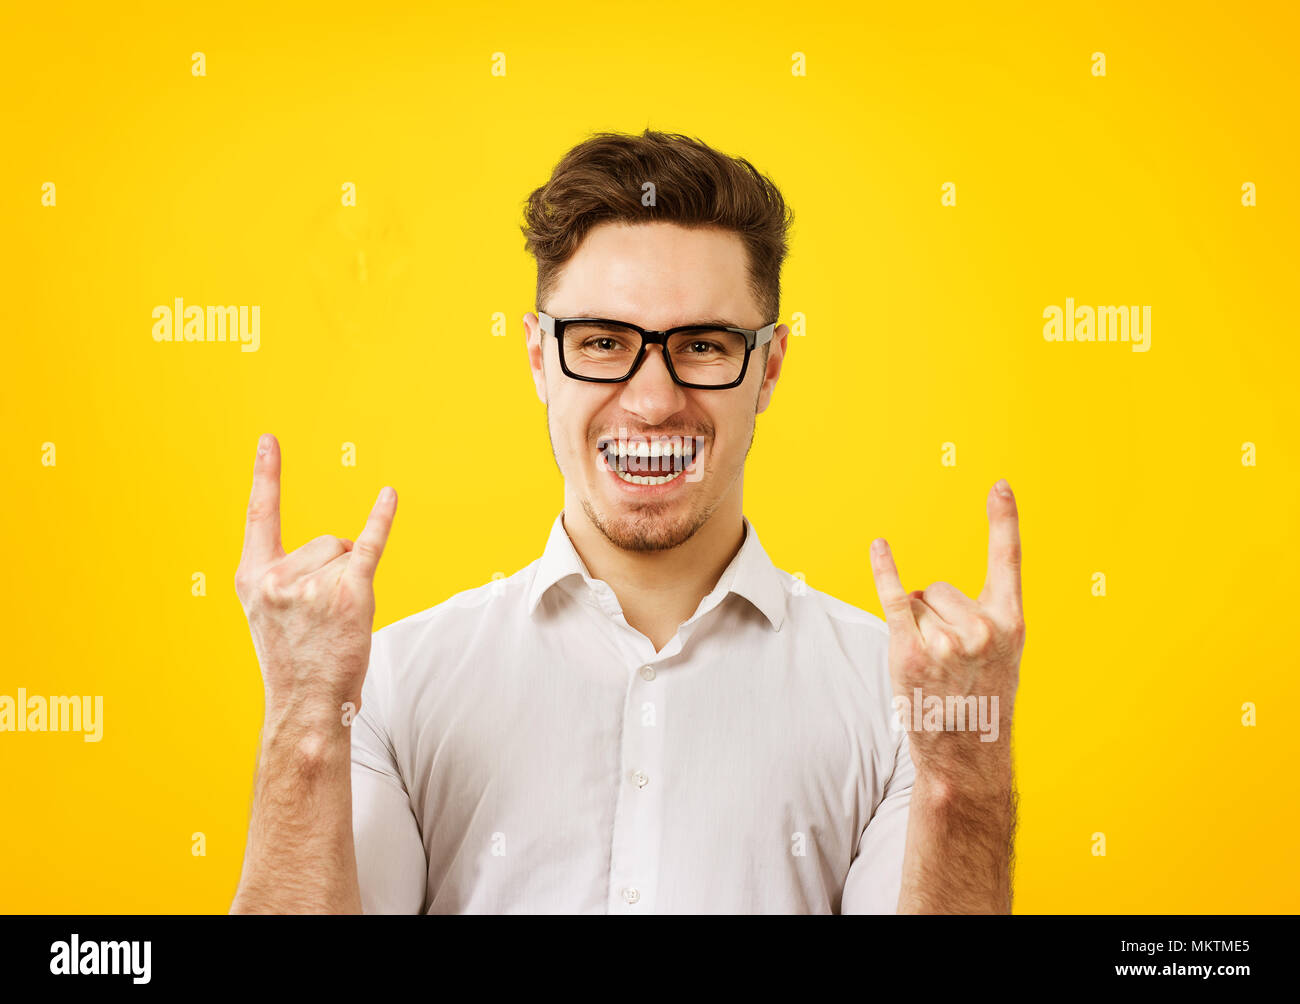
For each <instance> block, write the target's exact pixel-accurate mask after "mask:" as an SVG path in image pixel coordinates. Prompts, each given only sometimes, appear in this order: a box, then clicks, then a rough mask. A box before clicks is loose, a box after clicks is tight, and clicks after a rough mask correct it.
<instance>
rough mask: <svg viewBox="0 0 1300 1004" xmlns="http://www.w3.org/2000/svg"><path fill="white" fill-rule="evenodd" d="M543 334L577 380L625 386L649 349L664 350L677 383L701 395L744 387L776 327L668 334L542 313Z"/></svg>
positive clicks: (688, 327)
mask: <svg viewBox="0 0 1300 1004" xmlns="http://www.w3.org/2000/svg"><path fill="white" fill-rule="evenodd" d="M537 316H538V318H539V319H540V321H541V323H542V331H544V332H545V333H547V334H549V335H554V336H555V340H556V341H557V342H558V343H559V347H560V369H562V370H563V371H564V375H565V376H567V377H572V378H573V379H574V380H588V381H590V382H592V383H622V382H623V381H624V380H630V379H631V378H632V374H633V373H635V372H636V371H637V370H638V369H639V368H640V367H641V363H642V362H644V361H645V357H646V346H647V345H660V346H663V356H664V364H665V365H666V366H667V367H668V373H669V375H671V376H672V378H673V382H674V383H677V384H680V385H681V386H683V387H693V388H696V389H699V390H726V389H727V388H729V387H739V386H740V385H741V383H743V382H744V379H745V371H746V370H747V369H748V368H749V354H750V353H751V352H753V351H754V350H755V349H756V348H759V347H760V346H763V345H766V344H767V343H768V342H770V341H771V340H772V335H773V333H775V331H776V325H777V322H776V321H773V322H772V323H771V324H768V325H765V326H764V327H761V328H757V329H755V328H735V327H731V326H729V325H722V326H720V325H715V324H684V325H682V326H681V327H677V328H669V329H668V330H667V331H647V330H646V329H645V328H641V327H638V326H637V325H635V324H631V323H629V322H627V321H611V320H609V319H607V318H603V317H552V316H551V315H550V314H548V313H546V312H545V311H541V310H539V311H538V312H537Z"/></svg>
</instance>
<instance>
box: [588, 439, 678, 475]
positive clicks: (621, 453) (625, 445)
mask: <svg viewBox="0 0 1300 1004" xmlns="http://www.w3.org/2000/svg"><path fill="white" fill-rule="evenodd" d="M702 445H703V443H702V440H701V437H693V436H665V437H662V438H656V439H636V440H626V439H613V438H611V437H602V438H601V439H600V440H599V441H598V442H597V444H596V454H597V456H598V457H599V458H600V466H601V467H602V468H603V469H604V470H607V471H609V472H610V473H611V474H614V475H616V476H617V477H618V478H620V479H622V480H623V481H625V482H627V483H628V484H632V485H666V484H668V483H669V482H670V481H675V480H677V479H678V478H679V477H681V476H682V474H684V473H686V472H688V471H690V470H691V468H692V464H693V463H694V461H695V458H696V456H697V454H698V452H699V450H700V448H701V447H702ZM688 480H689V479H688Z"/></svg>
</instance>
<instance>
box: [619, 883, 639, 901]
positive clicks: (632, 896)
mask: <svg viewBox="0 0 1300 1004" xmlns="http://www.w3.org/2000/svg"><path fill="white" fill-rule="evenodd" d="M640 898H641V893H639V892H638V891H637V890H636V889H633V888H632V887H631V886H629V887H628V888H626V889H624V890H623V899H624V900H626V901H627V903H628V905H629V906H630V905H631V904H633V903H635V902H636V901H637V900H639V899H640Z"/></svg>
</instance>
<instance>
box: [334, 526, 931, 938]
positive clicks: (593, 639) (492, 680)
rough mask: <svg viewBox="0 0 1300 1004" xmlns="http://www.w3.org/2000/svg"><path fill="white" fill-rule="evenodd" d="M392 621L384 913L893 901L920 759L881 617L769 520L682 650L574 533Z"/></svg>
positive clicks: (360, 805)
mask: <svg viewBox="0 0 1300 1004" xmlns="http://www.w3.org/2000/svg"><path fill="white" fill-rule="evenodd" d="M562 520H563V514H561V516H559V517H557V518H556V520H555V523H554V525H553V526H552V528H551V535H550V539H549V540H548V542H547V544H546V550H545V553H543V555H542V557H541V558H540V559H538V560H537V561H534V562H533V563H532V564H531V565H529V566H528V567H527V568H524V569H522V570H520V571H519V572H516V573H515V574H514V575H512V576H510V577H509V578H507V579H498V580H496V581H494V582H491V583H488V584H486V585H483V586H480V587H478V588H476V589H470V590H468V591H466V592H463V593H459V594H458V595H456V596H453V597H452V598H451V599H449V600H447V601H446V602H444V603H440V604H438V605H437V606H435V607H431V608H430V609H428V610H425V611H423V612H422V613H418V614H415V615H413V616H411V617H407V618H405V619H404V620H400V621H397V622H396V623H394V624H390V625H389V626H387V627H385V628H383V629H381V630H379V631H377V632H376V633H375V635H374V644H373V647H372V651H371V656H370V669H369V671H368V672H367V674H366V681H365V687H364V689H363V691H362V706H361V710H360V712H359V713H358V715H357V717H356V719H355V721H354V722H353V725H352V802H353V830H354V834H355V838H356V855H357V870H358V876H359V879H360V883H361V902H362V905H363V908H364V910H365V912H366V913H622V914H639V913H646V914H649V913H893V912H894V911H895V910H896V908H897V904H898V892H899V886H900V883H901V873H902V863H903V842H904V837H905V834H906V830H907V810H908V800H909V797H910V795H911V790H912V778H913V768H912V762H911V758H910V756H909V753H908V744H907V734H906V732H904V731H902V730H901V728H899V727H898V726H897V725H896V724H894V723H893V722H894V716H893V707H892V704H891V698H892V690H891V687H890V681H889V670H888V664H887V659H886V654H887V650H888V640H889V636H888V632H887V629H886V628H885V625H884V623H883V622H882V621H881V620H880V618H878V617H876V616H874V615H873V614H870V613H868V612H866V611H864V610H859V609H857V608H856V607H852V606H849V605H848V604H846V603H842V602H841V601H839V600H837V599H835V598H833V597H831V596H828V595H826V594H825V593H822V592H819V591H818V590H816V589H812V588H810V587H808V586H806V585H805V584H804V583H803V582H802V580H801V579H798V578H796V577H795V576H792V575H790V574H789V573H787V572H782V571H780V570H778V569H777V568H775V567H774V566H773V564H772V562H771V560H770V559H769V558H768V556H767V553H766V552H765V551H764V550H763V548H762V546H761V545H760V544H759V542H758V536H757V534H756V533H755V532H754V528H753V526H752V525H751V524H750V522H749V521H748V519H746V520H745V521H744V526H745V539H744V544H743V546H742V547H741V549H740V551H739V552H738V553H737V554H736V557H735V559H734V560H733V561H732V562H731V564H729V565H728V566H727V568H726V570H725V571H724V572H723V574H722V576H721V578H720V579H719V580H718V584H717V586H716V587H715V588H714V589H713V591H712V592H710V593H709V595H708V596H706V597H705V598H704V599H703V600H702V601H701V602H700V605H699V608H698V609H697V610H696V611H695V613H694V615H693V616H692V617H691V618H690V619H689V620H687V621H686V622H685V623H684V624H682V625H681V627H680V628H678V631H677V634H676V635H675V636H674V637H673V639H672V640H671V641H669V642H668V644H667V645H665V646H664V648H663V650H662V651H660V652H656V651H655V650H654V646H653V645H652V644H651V643H650V640H649V639H648V638H646V637H645V636H644V635H643V634H641V633H640V632H639V631H637V630H635V629H634V628H632V627H631V626H629V624H628V623H627V621H626V620H625V619H624V617H623V613H622V610H621V608H620V606H619V603H618V599H617V598H616V597H615V595H614V592H613V590H612V589H610V587H609V586H608V585H607V584H606V583H605V582H603V581H601V580H599V579H593V578H592V577H591V576H590V575H589V574H588V572H587V570H586V567H585V566H584V565H583V563H582V560H581V559H580V558H579V556H578V553H577V551H575V550H574V547H573V544H572V542H571V541H570V540H569V537H568V534H567V533H566V532H565V530H564V525H563V521H562Z"/></svg>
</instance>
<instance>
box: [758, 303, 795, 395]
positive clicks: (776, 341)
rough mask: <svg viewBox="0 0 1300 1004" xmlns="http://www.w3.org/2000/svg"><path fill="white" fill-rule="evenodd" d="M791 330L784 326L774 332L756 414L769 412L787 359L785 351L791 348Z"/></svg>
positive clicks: (769, 343) (759, 391) (759, 389)
mask: <svg viewBox="0 0 1300 1004" xmlns="http://www.w3.org/2000/svg"><path fill="white" fill-rule="evenodd" d="M789 336H790V329H789V328H788V327H787V326H786V325H784V324H782V325H778V327H777V329H776V330H775V331H774V332H772V340H771V341H770V342H768V345H770V346H771V348H770V349H769V350H768V353H767V366H766V367H764V370H763V383H762V385H761V386H760V387H759V388H758V407H757V409H756V411H755V414H760V415H761V414H762V413H763V412H765V411H767V406H768V405H769V404H770V403H771V401H772V392H773V391H775V390H776V381H777V378H779V377H780V376H781V363H782V362H783V361H784V359H785V350H786V349H787V348H788V346H789Z"/></svg>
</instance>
